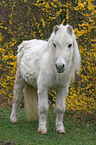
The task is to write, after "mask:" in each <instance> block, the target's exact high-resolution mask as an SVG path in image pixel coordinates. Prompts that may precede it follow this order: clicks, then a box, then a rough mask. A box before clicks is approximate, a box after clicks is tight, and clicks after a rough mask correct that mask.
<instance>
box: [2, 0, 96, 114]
mask: <svg viewBox="0 0 96 145" xmlns="http://www.w3.org/2000/svg"><path fill="white" fill-rule="evenodd" d="M0 7H1V13H0V17H1V22H0V29H1V32H0V42H1V44H0V57H1V59H0V60H1V63H0V69H1V72H0V76H1V77H0V104H1V105H7V104H10V102H12V96H13V87H14V80H15V73H16V55H17V46H18V45H19V44H20V43H21V42H22V41H23V40H29V39H34V38H36V39H47V38H48V37H49V36H50V34H51V32H52V29H53V26H54V25H56V24H57V25H59V24H61V23H64V24H66V23H69V24H71V25H72V26H73V28H74V32H75V34H76V36H77V41H78V45H79V50H80V54H81V70H80V75H79V76H78V75H77V74H76V76H77V77H76V80H75V82H73V81H72V82H71V84H70V87H69V93H68V96H67V98H66V109H67V110H70V109H71V110H86V111H88V112H90V113H93V112H95V111H96V97H95V96H96V95H95V88H96V85H95V84H96V80H95V77H96V76H95V71H96V69H95V62H96V38H95V36H96V23H95V22H96V6H95V0H84V1H83V0H75V1H73V0H72V1H67V0H65V1H62V0H51V1H47V0H32V1H29V0H22V1H19V0H17V1H15V0H6V1H4V0H1V2H0ZM49 98H53V106H54V102H55V101H56V93H55V92H54V91H51V92H49Z"/></svg>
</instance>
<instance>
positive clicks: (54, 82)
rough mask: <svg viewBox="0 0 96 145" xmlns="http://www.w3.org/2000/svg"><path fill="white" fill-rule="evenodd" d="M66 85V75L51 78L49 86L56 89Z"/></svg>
mask: <svg viewBox="0 0 96 145" xmlns="http://www.w3.org/2000/svg"><path fill="white" fill-rule="evenodd" d="M63 86H64V76H63V75H62V76H59V77H56V76H54V77H53V78H51V81H50V84H49V88H50V89H54V90H58V88H59V87H63Z"/></svg>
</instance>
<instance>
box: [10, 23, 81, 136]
mask: <svg viewBox="0 0 96 145" xmlns="http://www.w3.org/2000/svg"><path fill="white" fill-rule="evenodd" d="M56 66H57V67H56ZM79 67H80V54H79V50H78V45H77V42H76V37H75V35H74V32H73V28H72V26H70V25H66V26H63V25H62V24H61V25H60V26H57V25H56V26H54V28H53V32H52V34H51V36H50V38H49V40H48V41H44V40H37V39H33V40H29V41H23V42H22V44H21V45H20V46H19V47H18V55H17V73H16V79H15V86H14V103H13V109H12V113H11V117H10V119H11V121H12V122H17V116H18V108H19V103H20V99H21V96H22V95H21V94H22V91H23V89H24V97H25V104H27V107H26V108H27V111H28V110H29V114H30V112H31V111H32V110H33V113H32V114H36V116H38V115H39V127H38V131H39V132H41V133H42V134H44V133H46V132H47V128H46V116H47V111H48V91H49V90H51V89H54V90H55V91H56V130H57V131H58V132H59V133H62V132H65V130H64V125H63V122H62V120H63V114H64V111H65V98H66V95H67V93H68V88H69V83H70V80H71V78H72V77H74V73H75V71H79ZM25 84H27V85H26V87H25ZM36 88H37V91H36ZM33 92H35V93H33ZM36 95H37V96H38V113H37V111H36V107H37V106H36V103H37V99H35V98H36ZM29 96H30V97H29ZM28 97H29V98H28ZM28 100H29V101H28ZM31 100H32V101H31ZM32 103H33V104H32ZM32 106H34V107H33V108H32ZM31 108H32V109H31ZM29 116H30V115H29ZM33 116H34V115H33ZM36 116H35V119H36ZM37 118H38V117H37Z"/></svg>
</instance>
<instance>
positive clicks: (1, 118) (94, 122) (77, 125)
mask: <svg viewBox="0 0 96 145" xmlns="http://www.w3.org/2000/svg"><path fill="white" fill-rule="evenodd" d="M10 113H11V108H10V107H0V145H3V144H5V143H7V144H8V143H9V144H10V145H11V144H12V145H14V144H15V145H96V118H95V115H96V114H89V113H86V112H80V111H76V112H73V111H70V112H69V111H66V113H65V116H64V124H65V129H66V134H62V135H60V134H58V133H56V130H55V113H54V111H53V109H50V110H49V113H48V119H47V120H48V121H47V127H48V133H47V134H46V135H41V134H40V133H38V132H37V129H38V122H36V121H33V122H32V121H28V120H27V119H26V116H25V113H24V109H20V115H19V122H18V123H16V124H12V123H11V122H10V119H9V116H10Z"/></svg>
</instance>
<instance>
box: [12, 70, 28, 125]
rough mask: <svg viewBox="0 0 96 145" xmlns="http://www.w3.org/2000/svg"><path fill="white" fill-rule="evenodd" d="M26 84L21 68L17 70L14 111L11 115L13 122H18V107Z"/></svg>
mask: <svg viewBox="0 0 96 145" xmlns="http://www.w3.org/2000/svg"><path fill="white" fill-rule="evenodd" d="M24 85H25V81H24V79H23V78H22V76H21V74H20V72H19V70H17V72H16V78H15V85H14V99H13V106H12V113H11V116H10V120H11V122H13V123H15V122H17V119H18V118H17V117H18V109H19V105H20V100H21V97H22V93H23V88H24Z"/></svg>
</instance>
